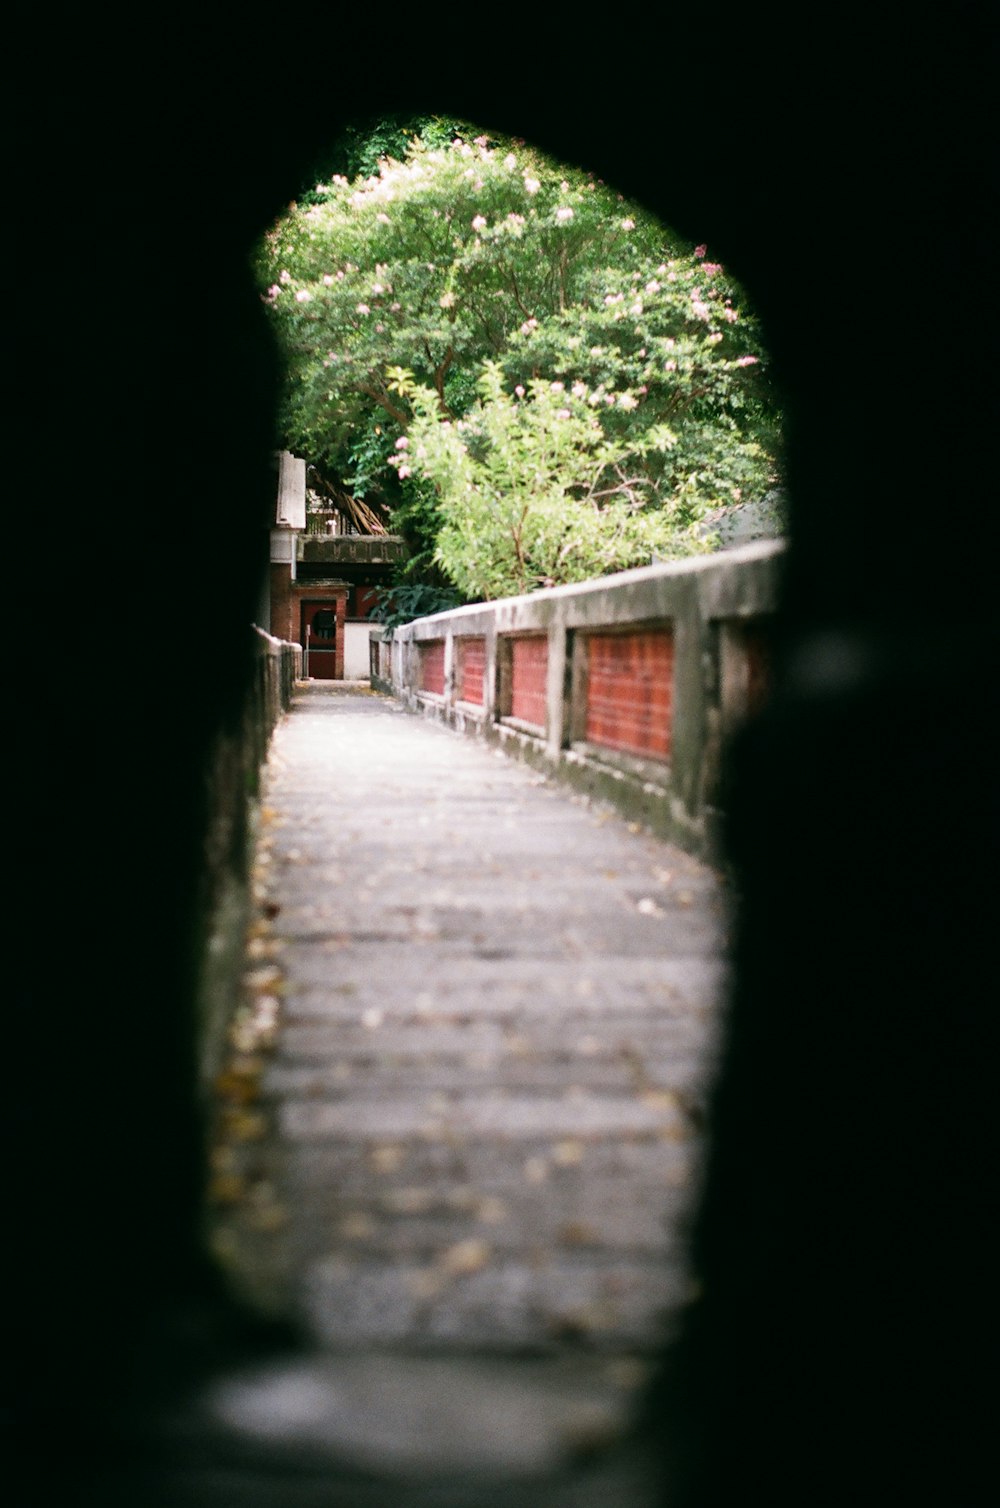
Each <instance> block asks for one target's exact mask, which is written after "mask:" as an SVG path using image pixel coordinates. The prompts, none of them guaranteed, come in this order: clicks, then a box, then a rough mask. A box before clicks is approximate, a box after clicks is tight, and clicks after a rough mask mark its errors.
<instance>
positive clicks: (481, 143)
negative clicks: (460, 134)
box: [473, 136, 490, 147]
mask: <svg viewBox="0 0 1000 1508" xmlns="http://www.w3.org/2000/svg"><path fill="white" fill-rule="evenodd" d="M473 139H474V141H475V143H476V146H477V147H488V146H489V144H490V139H489V137H488V136H476V137H474V138H473Z"/></svg>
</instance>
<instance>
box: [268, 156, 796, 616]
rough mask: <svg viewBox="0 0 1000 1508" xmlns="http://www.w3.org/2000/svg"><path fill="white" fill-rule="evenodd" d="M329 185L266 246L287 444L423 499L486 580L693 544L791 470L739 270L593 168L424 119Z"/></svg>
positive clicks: (442, 535)
mask: <svg viewBox="0 0 1000 1508" xmlns="http://www.w3.org/2000/svg"><path fill="white" fill-rule="evenodd" d="M309 199H310V202H309V203H308V204H304V205H303V206H301V207H293V209H292V210H291V212H290V213H289V214H288V215H287V216H286V217H285V218H283V219H282V220H281V221H280V222H279V224H278V225H277V226H275V228H274V229H273V231H272V232H271V233H270V234H269V235H268V236H267V237H266V238H265V241H264V243H263V245H262V248H261V254H260V272H261V278H262V286H263V287H265V288H266V290H267V291H266V293H265V294H264V298H265V302H266V303H267V305H268V307H269V309H270V310H271V312H272V315H273V317H274V319H275V321H276V323H277V326H278V330H279V334H280V337H281V341H282V344H283V346H284V349H285V351H286V353H287V357H288V363H289V382H288V388H287V399H286V403H285V410H284V424H285V435H284V440H285V443H286V444H288V445H289V446H291V447H292V448H293V449H296V450H298V451H300V452H302V453H304V454H306V455H307V456H308V457H309V458H310V460H312V461H313V462H315V463H317V464H319V465H321V466H322V467H323V468H324V469H326V470H327V471H328V472H330V473H331V474H333V475H335V476H337V477H338V478H339V479H342V480H343V481H344V483H345V484H346V485H348V486H349V487H350V488H351V489H352V490H353V491H355V493H359V494H364V493H365V492H371V493H373V494H375V495H380V500H385V501H387V502H389V504H390V505H396V506H397V507H400V508H401V511H402V514H403V516H404V518H405V517H407V516H409V517H410V518H411V519H412V518H416V519H417V520H418V522H419V524H420V526H421V527H422V528H423V530H424V533H425V536H426V539H427V542H428V545H429V547H430V548H432V549H434V551H435V553H436V559H437V561H438V563H439V564H440V565H442V566H443V567H444V569H445V571H446V572H447V574H448V575H449V577H450V578H451V579H452V580H453V581H454V582H455V583H456V584H458V585H459V586H460V587H461V589H462V590H463V591H465V592H466V593H468V594H470V595H476V594H482V593H486V594H491V595H495V594H496V593H497V592H499V591H503V590H510V589H516V590H525V589H528V588H529V587H531V586H532V585H537V584H538V583H539V582H540V581H544V580H549V579H552V580H568V579H578V578H579V577H580V576H581V575H587V574H593V572H594V571H595V570H597V571H600V570H609V569H617V568H619V567H621V566H625V565H629V564H636V563H639V562H640V561H643V560H648V559H649V554H650V550H651V549H652V548H655V549H656V550H657V551H658V552H659V553H661V554H664V555H668V554H672V553H676V552H677V551H684V552H686V551H689V550H690V549H692V548H694V547H695V541H694V535H693V533H692V528H691V525H692V524H693V522H694V520H695V519H696V518H697V517H698V516H699V515H700V514H701V513H703V512H704V511H705V510H707V509H708V508H710V507H717V506H719V505H720V504H724V503H731V502H733V501H737V500H739V499H740V498H742V497H744V496H748V495H754V494H760V493H762V492H764V491H766V490H767V487H768V486H769V485H771V484H772V482H773V480H774V478H775V459H774V457H775V451H776V436H777V406H776V404H775V403H774V401H773V399H772V398H771V396H770V395H769V393H768V390H767V383H766V378H765V376H764V368H765V363H764V361H763V356H762V352H761V348H760V344H759V340H758V334H757V330H756V327H755V324H754V321H753V319H752V318H751V317H750V316H749V315H748V314H747V313H746V312H745V310H744V309H743V308H742V307H741V304H740V297H739V290H738V289H737V288H736V286H735V285H734V284H733V283H732V282H731V280H730V279H729V278H728V277H727V276H726V274H725V271H724V269H723V268H722V267H721V266H720V265H719V264H718V263H715V262H712V261H710V260H708V259H707V255H706V252H707V248H706V247H704V246H698V247H694V248H690V247H688V248H684V247H681V246H680V245H679V244H677V243H676V240H675V238H672V237H670V235H669V234H668V233H667V232H666V231H664V229H663V227H662V226H660V225H659V223H658V222H657V221H655V220H653V219H652V218H651V217H650V216H648V215H646V214H644V213H643V212H642V211H640V210H638V209H634V208H632V207H630V206H628V205H625V204H624V203H623V201H622V200H621V199H620V197H619V196H617V195H615V194H614V193H612V192H611V191H610V190H608V189H607V188H606V187H604V185H602V184H601V183H599V182H597V181H596V180H595V179H594V178H593V177H592V176H589V175H587V174H585V173H583V172H580V171H575V170H570V169H566V168H562V167H558V166H555V165H553V164H552V163H550V162H548V161H547V160H546V159H544V158H543V157H541V156H539V155H538V154H537V153H534V152H532V151H530V150H529V149H527V148H526V147H524V146H523V145H522V144H519V143H502V144H493V143H491V141H490V140H489V139H488V138H487V137H483V136H481V137H478V138H476V140H475V141H474V142H467V141H463V140H461V139H456V140H455V141H453V142H452V143H451V144H450V145H445V146H437V147H429V146H428V145H426V144H425V143H424V142H422V141H420V140H415V141H414V143H413V145H412V147H411V149H410V151H409V152H408V154H407V156H406V158H405V160H404V161H401V162H400V161H394V160H391V159H384V160H382V161H381V162H380V164H379V169H378V172H377V173H374V174H372V175H371V176H370V177H368V178H365V179H355V180H354V181H353V182H351V181H348V180H347V179H346V178H343V177H339V176H335V177H334V178H332V179H331V181H330V182H328V183H324V184H320V185H318V186H317V188H316V190H314V191H313V193H312V194H311V195H310V196H309ZM563 414H565V417H559V418H557V417H556V416H557V415H563ZM460 422H461V423H462V424H463V425H464V426H466V427H465V428H464V429H463V430H460V429H459V428H458V426H459V423H460ZM434 425H437V426H438V428H439V429H440V430H441V434H440V435H438V436H435V434H434V432H433V429H432V426H434ZM546 436H547V438H546ZM418 437H419V444H417V443H416V442H417V440H418ZM401 441H407V442H409V443H408V444H403V445H401V444H400V443H399V442H401ZM542 450H544V451H545V455H546V457H547V459H546V462H545V467H543V472H544V475H545V477H546V480H545V481H544V482H542V481H539V482H538V483H537V487H536V490H534V491H533V490H532V488H533V486H534V485H535V484H534V482H533V480H532V479H533V478H535V476H536V470H532V467H533V466H534V464H535V461H536V460H537V459H538V457H539V456H540V455H541V453H542ZM463 457H464V459H463ZM553 467H556V468H557V469H558V473H559V478H560V479H558V480H557V478H556V474H555V472H554V471H553V470H552V468H553ZM470 468H471V469H470ZM546 468H548V469H546ZM595 468H596V469H595ZM536 469H537V468H536ZM473 475H474V476H475V478H476V480H475V482H473V481H471V480H470V478H471V477H473ZM487 475H489V476H490V477H492V478H493V479H494V481H496V483H497V484H496V486H494V485H493V482H490V483H489V485H487V481H486V478H487ZM501 477H502V478H503V488H504V489H506V490H505V491H504V497H506V498H507V501H506V502H502V501H501V489H500V486H499V481H497V479H498V478H501ZM470 487H472V488H473V491H474V493H475V496H476V497H477V498H478V499H479V502H478V503H477V504H475V505H473V504H472V503H470V502H469V498H468V495H467V494H468V489H469V488H470ZM487 497H489V498H490V499H492V501H491V502H490V504H489V509H491V510H492V511H493V514H495V516H496V521H497V522H496V527H494V525H493V524H491V523H490V522H489V521H488V520H487V518H486V516H485V512H484V511H483V510H484V509H486V503H485V501H484V500H485V499H486V498H487ZM515 497H516V498H519V499H520V502H519V503H517V504H514V503H513V502H511V501H510V500H511V499H513V498H515ZM529 504H530V505H529ZM525 506H528V512H527V514H526V517H525V530H526V531H527V533H525V532H524V530H522V531H521V533H520V534H518V535H517V538H516V539H515V537H514V535H510V543H509V544H508V543H504V544H503V546H501V543H500V539H501V537H502V538H503V540H504V541H505V542H506V541H507V540H508V534H509V533H510V531H509V529H508V528H507V527H506V526H504V527H501V526H500V524H499V522H498V520H499V519H500V518H501V516H502V517H507V515H508V514H509V512H510V510H511V509H512V508H513V509H514V511H515V512H516V511H518V509H523V508H524V507H525ZM470 508H471V510H472V511H471V512H469V509H470ZM463 509H464V510H465V511H464V512H463ZM560 510H561V516H562V518H563V521H564V523H565V524H566V527H564V528H560V527H559V523H558V517H557V515H559V514H560ZM487 511H488V510H487ZM474 515H475V518H476V519H477V520H478V521H477V522H475V523H473V516H474ZM543 517H544V518H545V519H547V520H548V521H547V523H545V525H544V527H543V525H542V519H543ZM461 520H464V523H461V522H460V521H461ZM570 520H572V521H573V522H572V524H571V525H570V522H569V521H570ZM463 528H466V529H472V530H473V533H472V536H471V537H470V538H468V539H467V540H466V541H465V543H464V544H463V543H461V541H460V539H459V535H460V534H461V533H462V529H463ZM515 532H516V531H515ZM529 535H530V537H531V539H532V541H533V543H532V544H531V546H530V548H528V547H527V539H528V536H529ZM543 537H544V540H545V541H546V543H545V544H544V545H543V543H542V540H543ZM601 539H603V540H604V543H603V544H599V540H601ZM557 540H558V542H557ZM477 551H478V552H479V553H481V554H482V555H483V559H482V560H481V561H480V563H479V564H475V563H474V562H473V560H472V555H473V554H475V553H476V552H477ZM495 551H498V552H499V554H498V555H496V557H495V558H494V555H493V553H492V552H495ZM470 552H471V553H470ZM487 557H488V558H487ZM501 557H503V558H504V559H505V560H507V561H508V565H509V571H508V573H507V574H506V575H504V574H503V573H501V572H500V570H499V565H498V564H497V562H498V561H499V559H500V558H501ZM515 582H516V586H514V585H513V583H515Z"/></svg>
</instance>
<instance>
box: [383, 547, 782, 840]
mask: <svg viewBox="0 0 1000 1508" xmlns="http://www.w3.org/2000/svg"><path fill="white" fill-rule="evenodd" d="M783 551H784V545H783V543H782V542H780V541H777V540H766V541H760V542H757V543H754V544H749V545H744V546H742V547H740V548H738V549H733V550H727V551H724V552H720V553H719V554H717V555H705V556H697V557H695V558H693V559H690V560H683V561H676V562H673V563H671V564H666V565H656V566H647V567H644V568H642V569H639V570H633V571H623V572H621V573H620V574H618V575H615V576H605V577H601V578H599V579H597V580H594V581H587V582H583V583H581V584H580V585H576V586H563V587H553V588H550V589H549V590H546V591H539V592H533V593H532V594H531V595H529V596H525V597H509V598H505V599H503V600H501V601H499V602H489V603H476V604H473V605H471V606H469V607H463V608H456V609H455V610H453V611H452V612H447V613H435V614H433V615H432V616H430V617H427V618H420V619H418V620H417V621H416V622H414V623H410V624H407V625H406V626H405V627H403V628H397V629H396V630H395V631H394V633H392V634H390V633H389V632H388V631H387V630H384V629H380V628H376V629H372V631H371V643H370V649H371V682H372V685H373V686H374V687H375V688H377V689H380V690H383V691H389V692H392V693H393V694H394V695H395V696H397V697H399V698H400V699H401V700H402V701H403V702H404V704H405V705H406V706H407V707H408V708H409V709H410V710H411V711H414V712H421V713H423V714H424V715H426V716H429V717H433V718H438V719H440V720H441V721H443V722H445V723H447V724H449V725H450V726H452V727H454V728H456V729H458V730H460V731H464V732H466V733H470V734H472V735H475V736H478V737H483V738H487V739H491V740H494V741H495V742H497V743H498V744H499V745H500V746H501V747H503V748H504V749H505V750H507V751H508V752H510V753H515V754H518V755H519V756H521V757H522V758H524V759H526V760H528V761H530V762H532V763H535V764H536V765H538V766H539V767H541V768H543V769H545V770H547V771H549V772H552V773H557V774H559V775H560V776H561V777H563V778H565V779H566V780H568V781H569V782H571V783H572V784H573V785H574V786H576V787H577V788H578V789H580V790H582V791H584V792H586V793H588V794H590V795H593V796H596V797H599V798H601V799H605V800H609V801H611V802H613V803H614V805H616V806H617V807H619V808H620V809H621V810H622V811H623V812H624V813H625V814H626V815H628V816H629V817H631V818H633V819H635V820H638V821H641V822H643V823H644V824H646V825H647V826H649V827H651V828H652V829H653V830H654V831H656V832H659V833H662V834H663V835H665V836H668V837H670V838H672V839H673V840H674V841H676V842H679V843H682V844H683V845H684V846H685V847H686V848H687V849H688V850H689V851H691V852H693V853H696V854H702V855H705V854H709V853H711V852H712V851H713V848H714V843H715V828H716V823H717V818H718V815H719V813H718V780H719V761H720V753H721V746H722V741H723V738H724V736H725V735H726V734H727V733H728V732H729V731H730V730H731V729H732V728H733V727H734V726H736V724H738V722H739V721H740V720H741V719H742V718H743V717H744V716H745V715H746V714H747V712H748V711H749V710H750V709H751V707H752V706H753V705H754V704H755V702H756V701H758V700H759V699H760V697H761V696H762V695H764V694H765V693H766V686H767V678H768V666H769V643H770V635H769V624H770V618H771V614H772V613H773V612H774V609H775V605H776V602H777V592H778V576H779V571H780V566H781V556H782V553H783Z"/></svg>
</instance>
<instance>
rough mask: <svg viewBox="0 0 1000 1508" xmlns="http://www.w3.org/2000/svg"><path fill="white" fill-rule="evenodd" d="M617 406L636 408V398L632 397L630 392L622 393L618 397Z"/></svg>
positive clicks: (637, 405)
mask: <svg viewBox="0 0 1000 1508" xmlns="http://www.w3.org/2000/svg"><path fill="white" fill-rule="evenodd" d="M618 407H619V408H638V407H639V404H638V400H637V399H635V398H633V397H632V394H631V393H622V395H621V397H620V398H619V399H618Z"/></svg>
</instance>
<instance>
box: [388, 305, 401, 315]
mask: <svg viewBox="0 0 1000 1508" xmlns="http://www.w3.org/2000/svg"><path fill="white" fill-rule="evenodd" d="M402 307H403V306H402V304H390V305H389V310H390V312H391V313H392V314H398V313H399V311H400V309H402Z"/></svg>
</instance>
